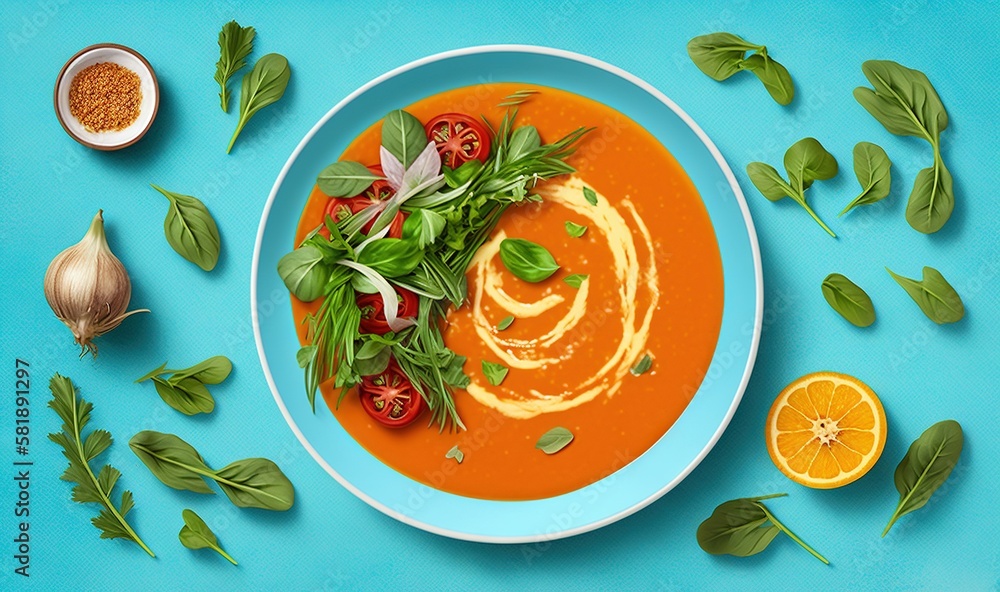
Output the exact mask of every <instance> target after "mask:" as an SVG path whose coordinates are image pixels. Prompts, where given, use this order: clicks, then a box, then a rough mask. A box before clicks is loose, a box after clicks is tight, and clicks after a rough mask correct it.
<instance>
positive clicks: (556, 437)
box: [535, 427, 573, 454]
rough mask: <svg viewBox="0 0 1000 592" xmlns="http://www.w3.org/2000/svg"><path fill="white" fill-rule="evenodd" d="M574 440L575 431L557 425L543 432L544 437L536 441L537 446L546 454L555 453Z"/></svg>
mask: <svg viewBox="0 0 1000 592" xmlns="http://www.w3.org/2000/svg"><path fill="white" fill-rule="evenodd" d="M572 441H573V432H571V431H569V430H567V429H566V428H564V427H555V428H552V429H551V430H549V431H547V432H545V433H544V434H542V437H541V438H539V439H538V442H536V443H535V448H537V449H539V450H541V451H542V452H544V453H545V454H555V453H557V452H559V451H560V450H562V449H563V448H566V446H567V445H569V443H570V442H572Z"/></svg>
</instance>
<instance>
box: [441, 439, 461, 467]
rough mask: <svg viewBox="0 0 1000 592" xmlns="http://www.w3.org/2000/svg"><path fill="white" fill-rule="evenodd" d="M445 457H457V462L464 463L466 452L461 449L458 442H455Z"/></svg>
mask: <svg viewBox="0 0 1000 592" xmlns="http://www.w3.org/2000/svg"><path fill="white" fill-rule="evenodd" d="M444 457H445V458H453V459H455V462H457V463H458V464H462V461H463V460H465V453H464V452H462V451H461V449H459V447H458V444H455V445H454V446H452V447H451V450H449V451H448V452H446V453H445V455H444Z"/></svg>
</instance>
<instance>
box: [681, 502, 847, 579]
mask: <svg viewBox="0 0 1000 592" xmlns="http://www.w3.org/2000/svg"><path fill="white" fill-rule="evenodd" d="M786 495H788V494H787V493H775V494H772V495H764V496H760V497H751V498H740V499H735V500H731V501H728V502H724V503H722V504H719V505H718V506H717V507H716V508H715V511H713V512H712V515H711V516H709V517H708V518H707V519H705V521H704V522H702V523H701V524H700V525H699V526H698V534H697V536H698V545H699V546H700V547H701V548H702V550H703V551H705V552H706V553H710V554H712V555H735V556H736V557H749V556H750V555H756V554H757V553H760V552H761V551H763V550H764V549H766V548H767V546H768V545H770V544H771V541H773V540H774V537H776V536H778V533H779V532H784V533H785V534H787V535H788V536H789V537H790V538H791V539H792V540H793V541H795V542H796V543H798V545H799V546H800V547H802V548H803V549H805V550H806V551H808V552H809V553H810V554H811V555H812V556H813V557H815V558H816V559H819V560H820V561H822V562H823V563H825V564H827V565H830V562H829V561H827V560H826V558H825V557H823V556H822V555H820V554H819V553H818V552H816V550H815V549H813V548H812V547H810V546H809V545H807V544H806V543H805V542H804V541H803V540H802V539H800V538H799V537H797V536H795V533H793V532H792V531H791V530H789V529H788V528H787V527H786V526H785V525H784V524H782V523H781V522H779V521H778V519H777V518H775V517H774V514H772V513H771V512H770V510H768V509H767V507H766V506H764V504H762V503H761V502H763V501H764V500H768V499H773V498H776V497H784V496H786ZM768 522H770V524H768Z"/></svg>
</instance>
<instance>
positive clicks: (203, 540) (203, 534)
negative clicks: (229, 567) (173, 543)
mask: <svg viewBox="0 0 1000 592" xmlns="http://www.w3.org/2000/svg"><path fill="white" fill-rule="evenodd" d="M181 517H183V518H184V526H182V527H181V531H180V532H179V533H177V538H179V539H180V541H181V544H182V545H184V546H185V547H187V548H188V549H212V550H213V551H215V552H216V553H218V554H219V555H222V556H223V557H225V558H226V561H228V562H229V563H232V564H233V565H239V564H238V563H236V560H235V559H233V558H232V557H231V556H230V555H229V553H226V552H225V551H223V550H222V547H221V546H219V539H217V538H216V537H215V533H214V532H212V529H211V528H209V527H208V525H207V524H205V521H204V520H202V519H201V516H199V515H197V514H195V513H194V510H188V509H185V510H184V511H183V512H181Z"/></svg>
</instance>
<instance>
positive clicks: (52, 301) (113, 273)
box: [45, 210, 149, 356]
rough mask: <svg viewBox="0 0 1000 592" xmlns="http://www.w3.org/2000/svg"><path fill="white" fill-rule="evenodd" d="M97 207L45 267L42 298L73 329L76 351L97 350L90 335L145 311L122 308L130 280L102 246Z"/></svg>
mask: <svg viewBox="0 0 1000 592" xmlns="http://www.w3.org/2000/svg"><path fill="white" fill-rule="evenodd" d="M102 213H103V210H98V212H97V215H96V216H94V220H93V222H91V223H90V230H88V231H87V234H86V235H85V236H84V237H83V240H81V241H80V242H79V243H77V244H75V245H73V246H72V247H70V248H68V249H66V250H65V251H63V252H62V253H59V254H58V255H56V258H55V259H53V260H52V263H50V264H49V268H48V270H47V271H46V272H45V299H46V300H48V301H49V306H51V307H52V312H54V313H56V317H58V318H59V320H60V321H62V322H63V323H65V324H66V326H67V327H69V328H70V330H71V331H73V336H74V337H75V338H76V342H77V343H78V344H80V347H81V351H80V356H83V355H84V354H85V353H87V352H88V351H89V352H90V353H92V354H93V355H94V356H97V346H96V345H94V343H93V340H94V338H95V337H98V336H100V335H103V334H105V333H107V332H108V331H110V330H112V329H114V328H115V327H117V326H118V325H120V324H121V322H122V320H124V319H125V317H127V316H129V315H132V314H135V313H137V312H149V311H148V310H146V309H142V310H133V311H131V312H125V309H127V308H128V301H129V299H130V298H131V297H132V282H131V281H130V280H129V278H128V272H126V271H125V266H124V265H122V262H121V261H119V260H118V258H117V257H115V255H114V253H112V252H111V248H110V247H108V240H107V238H106V237H105V236H104V217H103V215H102Z"/></svg>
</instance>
